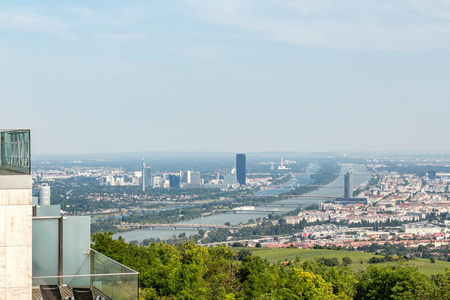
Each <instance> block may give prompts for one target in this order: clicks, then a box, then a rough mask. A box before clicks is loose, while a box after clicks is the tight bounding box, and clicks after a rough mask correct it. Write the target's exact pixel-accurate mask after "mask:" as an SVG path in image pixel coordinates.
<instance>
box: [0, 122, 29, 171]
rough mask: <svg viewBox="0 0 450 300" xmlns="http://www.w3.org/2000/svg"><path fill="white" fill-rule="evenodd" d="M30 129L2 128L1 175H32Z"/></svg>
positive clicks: (0, 144)
mask: <svg viewBox="0 0 450 300" xmlns="http://www.w3.org/2000/svg"><path fill="white" fill-rule="evenodd" d="M30 167H31V159H30V130H28V129H15V130H7V129H0V175H30Z"/></svg>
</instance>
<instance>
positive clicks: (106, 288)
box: [33, 274, 139, 300]
mask: <svg viewBox="0 0 450 300" xmlns="http://www.w3.org/2000/svg"><path fill="white" fill-rule="evenodd" d="M60 279H62V282H63V284H62V285H60V287H59V288H60V291H61V294H62V296H63V298H65V297H73V293H72V288H77V287H83V288H91V290H92V293H93V295H94V299H97V296H100V299H102V298H104V299H105V300H138V299H139V288H138V274H103V275H78V276H77V275H74V276H55V277H37V278H33V299H34V298H38V299H41V297H42V295H41V294H40V290H39V286H40V285H57V284H58V282H60Z"/></svg>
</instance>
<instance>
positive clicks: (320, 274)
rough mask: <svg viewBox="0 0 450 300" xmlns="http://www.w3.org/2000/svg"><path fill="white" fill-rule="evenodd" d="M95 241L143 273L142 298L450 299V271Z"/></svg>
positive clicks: (107, 237) (106, 237)
mask: <svg viewBox="0 0 450 300" xmlns="http://www.w3.org/2000/svg"><path fill="white" fill-rule="evenodd" d="M93 242H94V244H93V245H92V247H93V249H95V250H97V251H99V252H101V253H103V254H105V255H107V256H109V257H111V258H112V259H114V260H117V261H119V262H121V263H123V264H125V265H127V266H129V267H131V268H133V269H135V270H137V271H139V272H140V274H139V286H140V298H141V299H358V300H377V299H414V300H420V299H450V288H449V286H450V269H449V270H447V271H446V272H445V273H443V274H438V275H435V276H432V277H431V278H429V277H427V276H426V275H423V274H421V273H420V272H419V271H418V270H417V268H413V267H406V266H403V265H401V264H398V265H395V266H387V265H371V266H370V267H369V268H368V269H367V270H366V271H365V272H364V273H357V272H354V271H351V270H350V269H348V268H347V267H345V266H343V264H340V263H339V261H338V262H337V264H336V262H334V261H331V260H330V261H327V260H324V259H318V260H317V261H306V262H303V263H301V262H300V261H299V260H296V262H284V263H281V262H280V263H277V264H270V263H269V262H268V261H267V260H263V259H261V258H260V257H259V256H257V255H251V254H250V253H247V252H246V251H244V252H238V253H236V252H235V251H234V249H233V248H229V247H226V246H219V247H200V246H197V245H196V244H195V243H194V242H192V241H191V242H186V243H183V244H180V245H175V246H172V245H168V244H163V243H154V242H152V243H149V244H148V246H138V245H135V244H129V243H126V242H125V241H124V240H123V239H122V238H119V239H117V240H115V239H113V238H112V235H111V234H110V233H103V234H96V235H94V236H93ZM240 251H243V250H240ZM349 256H351V252H349Z"/></svg>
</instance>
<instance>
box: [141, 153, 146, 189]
mask: <svg viewBox="0 0 450 300" xmlns="http://www.w3.org/2000/svg"><path fill="white" fill-rule="evenodd" d="M141 178H142V191H145V158H144V153H142V177H141Z"/></svg>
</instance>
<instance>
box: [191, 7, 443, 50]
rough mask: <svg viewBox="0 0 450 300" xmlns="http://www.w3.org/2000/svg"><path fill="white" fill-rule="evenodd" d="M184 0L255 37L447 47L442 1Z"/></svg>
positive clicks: (314, 43) (200, 13)
mask: <svg viewBox="0 0 450 300" xmlns="http://www.w3.org/2000/svg"><path fill="white" fill-rule="evenodd" d="M186 1H187V3H188V5H189V7H190V9H191V12H192V13H193V14H195V15H196V16H197V17H198V18H200V19H203V20H206V21H208V22H211V23H216V24H221V25H225V26H230V27H234V28H237V29H241V30H245V31H248V33H249V34H252V35H253V37H255V38H262V39H268V40H275V41H282V42H287V43H292V44H296V45H302V46H309V47H330V48H344V49H381V50H424V49H434V48H449V47H450V22H449V20H450V18H449V16H450V4H448V3H447V2H445V1H420V2H419V1H415V0H402V1H375V0H371V1H360V0H348V1H336V0H325V1H306V0H297V1H274V0H270V1H260V0H233V1H209V0H186Z"/></svg>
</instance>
